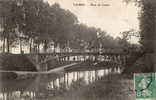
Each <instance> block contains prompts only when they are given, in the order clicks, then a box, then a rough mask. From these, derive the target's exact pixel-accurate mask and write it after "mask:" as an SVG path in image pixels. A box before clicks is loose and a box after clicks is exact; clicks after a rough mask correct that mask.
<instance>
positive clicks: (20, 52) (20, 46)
mask: <svg viewBox="0 0 156 100" xmlns="http://www.w3.org/2000/svg"><path fill="white" fill-rule="evenodd" d="M19 43H20V53H21V54H22V41H21V38H20V42H19Z"/></svg>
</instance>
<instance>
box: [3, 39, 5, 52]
mask: <svg viewBox="0 0 156 100" xmlns="http://www.w3.org/2000/svg"><path fill="white" fill-rule="evenodd" d="M4 52H5V38H4V39H3V53H4Z"/></svg>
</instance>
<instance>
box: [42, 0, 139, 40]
mask: <svg viewBox="0 0 156 100" xmlns="http://www.w3.org/2000/svg"><path fill="white" fill-rule="evenodd" d="M45 1H47V2H49V3H50V4H54V3H56V2H57V3H59V4H60V5H61V7H62V8H64V9H67V10H70V11H71V12H72V13H74V14H75V15H76V16H77V17H78V20H79V22H80V23H84V24H87V25H88V26H94V27H97V28H101V29H102V30H104V31H106V32H107V33H108V34H109V35H111V36H113V37H117V36H119V33H120V32H122V31H126V30H129V29H135V30H137V31H138V30H139V21H138V11H139V8H138V7H137V6H135V4H134V3H130V4H128V5H127V4H126V3H124V2H123V0H45ZM77 3H83V4H85V6H74V4H77ZM91 3H94V4H99V3H100V4H104V5H106V4H107V6H90V4H91ZM136 41H137V39H133V42H136Z"/></svg>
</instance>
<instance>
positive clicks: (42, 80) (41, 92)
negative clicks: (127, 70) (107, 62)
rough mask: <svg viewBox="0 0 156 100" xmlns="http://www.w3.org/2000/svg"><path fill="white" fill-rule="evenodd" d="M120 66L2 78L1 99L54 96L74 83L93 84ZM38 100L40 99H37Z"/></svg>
mask: <svg viewBox="0 0 156 100" xmlns="http://www.w3.org/2000/svg"><path fill="white" fill-rule="evenodd" d="M120 72H121V71H120V68H115V69H114V70H112V69H111V68H110V69H99V70H88V71H70V72H69V71H66V72H65V73H60V74H49V75H31V77H29V78H28V79H1V81H0V100H36V98H44V99H45V98H48V97H49V98H52V97H54V96H56V95H59V94H60V93H62V92H65V91H63V90H69V89H71V87H72V86H73V85H74V84H77V83H79V82H80V80H81V81H83V84H84V85H88V84H91V83H93V82H95V81H97V80H99V79H100V78H102V77H104V76H107V75H108V74H112V73H120ZM37 100H38V99H37Z"/></svg>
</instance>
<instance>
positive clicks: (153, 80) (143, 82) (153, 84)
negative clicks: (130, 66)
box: [134, 73, 156, 99]
mask: <svg viewBox="0 0 156 100" xmlns="http://www.w3.org/2000/svg"><path fill="white" fill-rule="evenodd" d="M134 82H135V84H134V87H135V94H136V99H148V98H149V99H154V98H156V77H155V73H141V74H134Z"/></svg>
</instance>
